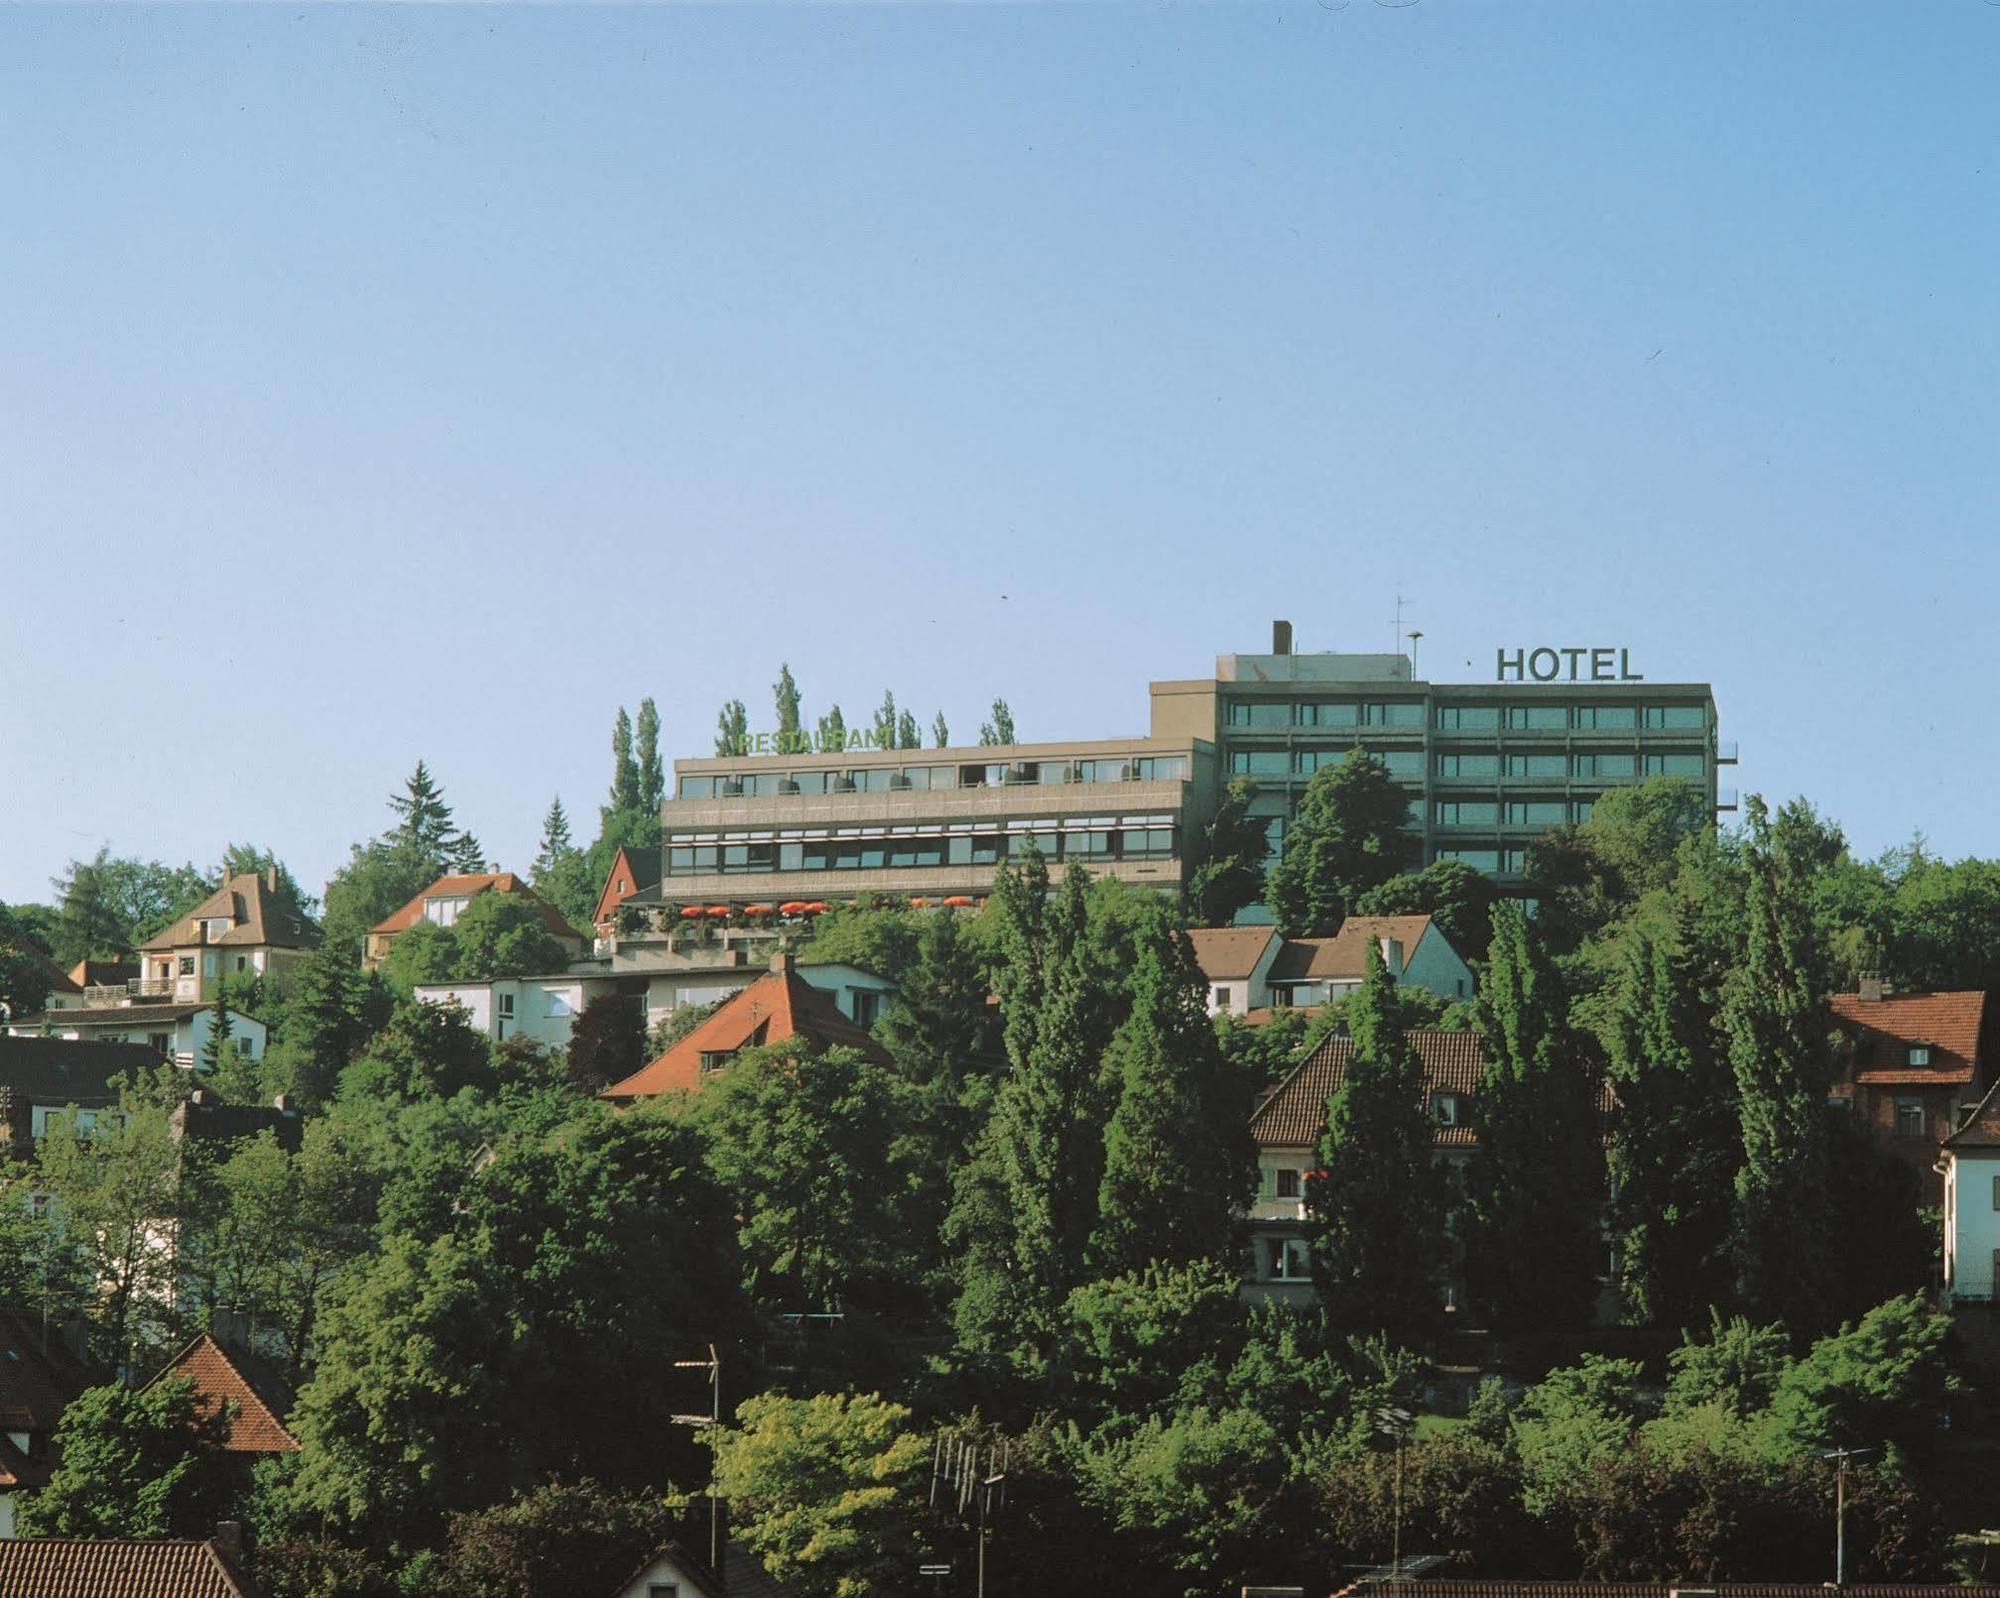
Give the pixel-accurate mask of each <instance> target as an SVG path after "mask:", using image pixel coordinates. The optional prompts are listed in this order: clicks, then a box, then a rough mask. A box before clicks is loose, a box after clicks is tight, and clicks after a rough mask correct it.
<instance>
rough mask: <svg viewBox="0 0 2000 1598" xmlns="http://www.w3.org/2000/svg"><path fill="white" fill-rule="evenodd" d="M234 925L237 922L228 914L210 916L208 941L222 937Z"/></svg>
mask: <svg viewBox="0 0 2000 1598" xmlns="http://www.w3.org/2000/svg"><path fill="white" fill-rule="evenodd" d="M234 925H235V923H234V922H233V921H231V920H230V919H229V917H227V916H210V917H209V918H208V941H209V942H210V943H213V942H215V941H216V939H218V938H220V937H221V936H222V935H223V933H225V932H227V931H228V930H229V929H230V928H231V927H232V926H234Z"/></svg>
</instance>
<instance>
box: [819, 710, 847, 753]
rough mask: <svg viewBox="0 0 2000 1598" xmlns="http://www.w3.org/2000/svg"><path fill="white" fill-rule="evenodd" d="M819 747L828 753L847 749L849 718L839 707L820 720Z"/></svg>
mask: <svg viewBox="0 0 2000 1598" xmlns="http://www.w3.org/2000/svg"><path fill="white" fill-rule="evenodd" d="M819 747H820V748H821V749H822V750H828V751H838V750H841V749H845V748H846V747H847V718H846V717H845V716H843V715H842V714H841V713H840V706H838V705H835V706H834V707H833V709H831V710H829V711H828V712H827V713H826V714H825V715H824V716H821V717H820V718H819Z"/></svg>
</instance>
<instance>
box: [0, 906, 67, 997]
mask: <svg viewBox="0 0 2000 1598" xmlns="http://www.w3.org/2000/svg"><path fill="white" fill-rule="evenodd" d="M57 970H58V967H57V966H56V964H55V962H54V961H52V960H50V959H49V957H48V955H47V953H46V952H44V951H43V949H42V948H41V947H40V945H38V944H37V943H36V942H35V941H34V939H33V937H32V936H31V935H30V934H29V931H28V928H27V926H26V925H25V923H24V922H23V920H22V918H21V917H20V916H18V915H16V914H15V912H14V911H13V910H11V909H9V908H8V907H7V906H6V905H4V904H0V1011H4V1012H5V1013H6V1014H7V1015H8V1016H10V1017H11V1016H23V1015H32V1014H33V1013H34V1012H35V1011H37V1010H39V1009H41V1008H42V1007H43V1006H44V1005H45V1004H47V1003H48V997H49V991H50V989H51V988H52V987H53V986H54V984H55V978H56V972H57Z"/></svg>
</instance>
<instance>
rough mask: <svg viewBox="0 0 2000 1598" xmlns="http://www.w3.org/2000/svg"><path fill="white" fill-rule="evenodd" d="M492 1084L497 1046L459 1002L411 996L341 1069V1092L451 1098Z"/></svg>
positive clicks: (395, 1097)
mask: <svg viewBox="0 0 2000 1598" xmlns="http://www.w3.org/2000/svg"><path fill="white" fill-rule="evenodd" d="M492 1085H493V1051H492V1049H491V1048H490V1047H489V1045H488V1044H487V1041H486V1039H485V1038H483V1037H481V1036H480V1035H479V1034H478V1033H477V1032H475V1031H473V1030H472V1025H471V1022H470V1021H469V1020H468V1019H467V1017H466V1013H465V1011H464V1010H463V1009H462V1008H460V1007H459V1006H458V1005H456V1004H425V1003H423V1002H422V1001H420V1000H416V999H406V1000H404V1001H403V1002H402V1003H401V1004H398V1005H397V1006H396V1009H395V1012H394V1014H393V1015H392V1016H391V1017H390V1019H389V1023H388V1025H387V1026H385V1027H383V1028H382V1030H381V1031H380V1032H378V1033H376V1034H375V1036H374V1037H372V1038H371V1039H369V1041H368V1043H367V1045H366V1046H365V1048H363V1050H362V1051H361V1053H360V1055H359V1056H358V1057H357V1058H356V1059H355V1060H354V1062H353V1063H352V1064H350V1065H349V1066H348V1067H347V1069H346V1070H345V1071H343V1072H342V1073H341V1079H340V1094H341V1097H343V1098H351V1097H353V1096H355V1095H356V1094H361V1095H366V1096H372V1097H378V1098H394V1099H401V1100H410V1099H448V1098H450V1097H451V1096H452V1095H453V1094H455V1093H457V1092H459V1091H460V1090H462V1089H464V1088H481V1089H484V1088H490V1087H491V1086H492Z"/></svg>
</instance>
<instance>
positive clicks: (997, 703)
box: [940, 699, 1015, 747]
mask: <svg viewBox="0 0 2000 1598" xmlns="http://www.w3.org/2000/svg"><path fill="white" fill-rule="evenodd" d="M979 741H980V743H982V744H985V745H987V746H989V747H991V746H994V745H999V744H1011V743H1013V742H1014V741H1015V738H1014V712H1013V711H1011V710H1009V709H1008V708H1007V701H1006V700H1004V699H996V700H994V701H993V719H992V720H991V721H983V722H981V723H980V724H979ZM940 747H942V746H940Z"/></svg>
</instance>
